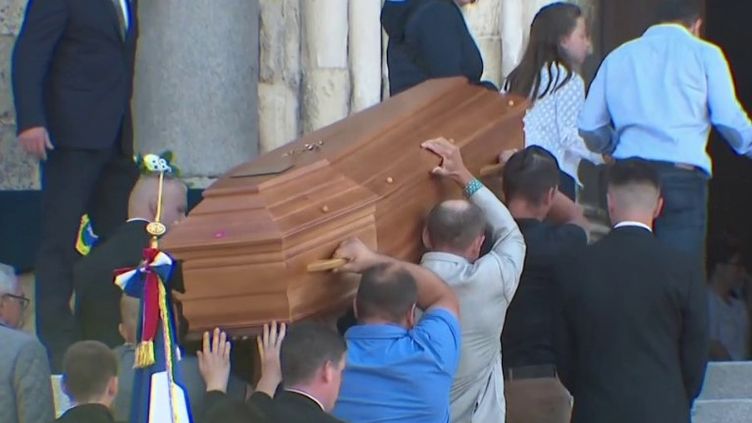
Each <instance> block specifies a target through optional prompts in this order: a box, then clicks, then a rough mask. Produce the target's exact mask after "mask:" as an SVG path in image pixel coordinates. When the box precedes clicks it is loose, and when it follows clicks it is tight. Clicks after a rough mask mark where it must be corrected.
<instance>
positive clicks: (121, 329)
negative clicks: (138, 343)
mask: <svg viewBox="0 0 752 423" xmlns="http://www.w3.org/2000/svg"><path fill="white" fill-rule="evenodd" d="M118 333H119V334H120V336H121V337H122V338H123V339H124V340H125V341H126V342H128V331H127V330H126V329H125V325H123V324H122V323H118Z"/></svg>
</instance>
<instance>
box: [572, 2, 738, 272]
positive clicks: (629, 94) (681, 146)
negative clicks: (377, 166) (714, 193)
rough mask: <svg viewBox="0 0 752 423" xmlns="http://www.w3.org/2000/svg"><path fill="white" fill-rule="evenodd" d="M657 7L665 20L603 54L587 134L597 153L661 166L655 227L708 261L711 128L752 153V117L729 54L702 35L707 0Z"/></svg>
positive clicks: (585, 121)
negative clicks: (661, 206) (742, 100)
mask: <svg viewBox="0 0 752 423" xmlns="http://www.w3.org/2000/svg"><path fill="white" fill-rule="evenodd" d="M658 12H659V13H658V17H659V18H660V19H659V21H660V22H661V23H660V24H658V25H655V26H652V27H651V28H649V29H648V30H647V32H645V34H644V35H643V36H642V37H641V38H638V39H636V40H633V41H630V42H628V43H626V44H624V45H623V46H621V47H619V48H618V49H616V50H615V51H614V52H613V53H611V54H610V55H609V56H608V57H607V58H606V59H605V60H604V62H603V64H602V65H601V69H600V70H599V71H598V75H597V76H596V78H595V80H594V81H593V84H592V86H591V88H590V93H589V95H588V98H587V101H586V102H585V106H584V108H583V111H582V114H581V115H580V121H579V127H580V134H581V135H582V136H583V138H584V139H585V142H586V143H587V145H588V147H589V148H590V149H591V150H593V151H595V152H599V153H605V154H610V155H612V156H613V157H614V158H615V159H616V160H621V159H627V158H641V159H645V160H647V161H649V162H650V163H651V164H652V165H653V166H654V167H655V168H656V169H657V170H658V172H659V175H660V178H661V184H662V193H663V196H664V201H665V205H664V209H663V212H662V213H661V215H660V217H659V218H658V219H657V221H656V223H655V233H656V235H657V236H658V238H659V239H662V240H663V241H664V242H666V243H668V244H670V245H672V246H674V247H676V248H677V249H680V250H682V251H685V252H687V253H689V254H693V255H696V256H697V257H698V258H700V259H702V260H703V262H704V250H705V234H706V231H707V198H708V179H710V176H711V175H712V163H711V159H710V157H709V156H708V154H707V152H706V146H707V141H708V136H709V134H710V129H711V126H715V127H716V128H717V129H718V131H719V132H720V133H721V135H723V137H724V138H725V139H726V141H727V142H728V143H729V144H730V145H731V147H732V148H733V149H734V150H735V151H736V152H737V153H738V154H742V155H746V156H752V123H750V119H749V117H748V116H747V113H746V112H745V111H744V109H743V108H742V106H741V105H740V104H739V101H738V100H737V97H736V90H735V88H734V80H733V77H732V75H731V71H730V69H729V65H728V63H727V61H726V57H725V56H724V54H723V52H722V51H721V49H720V48H718V47H717V46H716V45H714V44H711V43H709V42H706V41H703V40H701V39H700V38H699V35H700V28H701V26H702V19H701V13H702V5H701V2H700V1H699V0H661V2H660V5H659V6H658Z"/></svg>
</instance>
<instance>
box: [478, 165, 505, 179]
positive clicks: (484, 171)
mask: <svg viewBox="0 0 752 423" xmlns="http://www.w3.org/2000/svg"><path fill="white" fill-rule="evenodd" d="M501 169H504V165H503V164H501V163H497V164H495V165H488V166H483V167H482V168H480V176H481V177H486V176H490V175H495V174H497V173H499V171H501Z"/></svg>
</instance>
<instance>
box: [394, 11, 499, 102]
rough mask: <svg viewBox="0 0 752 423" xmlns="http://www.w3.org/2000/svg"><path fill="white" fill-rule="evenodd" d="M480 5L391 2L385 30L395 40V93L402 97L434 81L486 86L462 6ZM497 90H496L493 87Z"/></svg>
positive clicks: (479, 56) (476, 47)
mask: <svg viewBox="0 0 752 423" xmlns="http://www.w3.org/2000/svg"><path fill="white" fill-rule="evenodd" d="M477 1H478V0H387V1H386V2H385V3H384V7H383V8H382V9H381V25H382V27H383V28H384V30H385V31H386V33H387V34H388V35H389V44H388V45H387V65H388V66H389V89H390V90H389V91H390V93H391V95H396V94H399V93H400V92H402V91H405V90H407V89H409V88H412V87H414V86H415V85H418V84H420V83H421V82H424V81H426V80H428V79H432V78H444V77H450V76H464V77H466V78H467V79H468V80H470V82H471V83H476V84H483V85H486V86H489V85H493V84H490V83H488V82H485V83H482V82H481V75H482V74H483V58H482V57H481V54H480V50H479V49H478V46H477V45H476V44H475V40H474V39H473V36H472V35H471V34H470V30H469V29H468V27H467V24H466V23H465V18H464V16H463V15H462V10H461V9H460V8H461V7H463V6H465V5H467V4H470V3H475V2H477ZM489 88H492V87H489Z"/></svg>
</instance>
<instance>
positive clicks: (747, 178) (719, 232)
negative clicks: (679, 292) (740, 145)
mask: <svg viewBox="0 0 752 423" xmlns="http://www.w3.org/2000/svg"><path fill="white" fill-rule="evenodd" d="M749 16H752V2H749V1H740V0H712V1H708V2H707V5H706V34H707V38H708V39H709V40H710V41H712V42H714V43H715V44H718V45H719V46H721V48H723V50H724V51H725V52H726V56H727V58H728V61H729V64H730V65H731V70H732V72H733V74H734V79H735V81H736V89H737V95H738V97H739V100H740V102H741V103H742V105H743V106H744V108H745V109H746V110H747V111H748V112H750V111H752V54H750V51H749V45H748V41H749V40H752V25H750V23H749V22H748V17H749ZM708 151H709V152H710V155H711V156H712V157H713V166H714V175H713V179H712V181H711V183H710V202H709V217H710V222H709V224H710V225H709V226H710V227H709V237H708V239H709V241H710V242H711V246H710V247H711V248H712V242H713V240H715V239H718V238H720V237H724V236H732V237H733V238H735V239H736V240H738V241H739V242H742V243H743V244H744V245H745V246H750V242H751V241H752V160H750V159H747V158H745V157H740V156H738V155H736V154H735V153H734V151H733V150H732V149H731V148H730V147H729V146H728V144H727V143H726V142H725V141H724V140H723V139H722V138H721V137H720V136H718V134H716V133H714V134H713V136H712V137H711V142H710V144H709V146H708Z"/></svg>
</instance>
